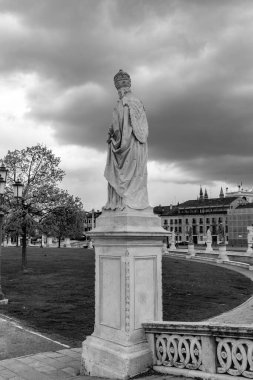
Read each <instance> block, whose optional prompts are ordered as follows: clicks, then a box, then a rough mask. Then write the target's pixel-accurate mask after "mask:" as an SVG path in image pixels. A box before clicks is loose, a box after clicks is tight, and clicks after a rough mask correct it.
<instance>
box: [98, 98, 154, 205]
mask: <svg viewBox="0 0 253 380" xmlns="http://www.w3.org/2000/svg"><path fill="white" fill-rule="evenodd" d="M112 127H113V131H114V134H113V136H111V138H110V141H109V144H108V155H107V163H106V167H105V173H104V175H105V178H106V179H107V181H108V200H107V203H106V205H105V207H104V209H111V210H116V209H121V210H122V209H124V208H125V207H126V206H128V207H130V208H132V209H145V208H147V207H149V202H148V192H147V157H148V146H147V136H148V124H147V119H146V114H145V110H144V107H143V104H142V103H141V102H140V100H138V99H136V98H135V97H134V96H133V95H132V94H131V93H128V94H127V95H126V96H124V97H123V99H121V100H118V102H117V105H116V107H115V109H114V111H113V124H112Z"/></svg>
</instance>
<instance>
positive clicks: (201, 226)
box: [154, 188, 247, 244]
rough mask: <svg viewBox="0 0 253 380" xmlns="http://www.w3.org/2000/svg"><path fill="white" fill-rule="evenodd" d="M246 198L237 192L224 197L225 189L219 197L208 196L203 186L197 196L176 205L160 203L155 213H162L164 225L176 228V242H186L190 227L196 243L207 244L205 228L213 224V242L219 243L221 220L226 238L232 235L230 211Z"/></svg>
mask: <svg viewBox="0 0 253 380" xmlns="http://www.w3.org/2000/svg"><path fill="white" fill-rule="evenodd" d="M246 203H247V201H246V200H245V199H244V198H242V197H238V196H234V197H224V193H223V190H222V189H221V191H220V196H219V198H210V199H209V198H208V194H207V191H206V190H205V193H204V195H203V191H202V188H200V193H199V197H198V199H197V200H189V201H186V202H183V203H180V204H178V205H176V206H172V205H170V206H157V207H155V208H154V213H155V214H158V215H159V216H160V217H161V225H162V226H163V227H164V228H165V229H167V230H168V231H173V230H174V232H175V235H176V241H177V243H187V242H188V240H189V234H188V231H189V227H190V226H191V227H192V230H193V242H194V244H204V243H205V237H206V232H207V230H208V228H210V231H211V234H212V238H213V242H214V243H218V227H219V224H220V223H222V225H223V226H224V228H225V235H226V241H228V238H229V227H228V212H229V211H230V210H234V209H235V208H236V207H237V206H239V205H242V204H246Z"/></svg>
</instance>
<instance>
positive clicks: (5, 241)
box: [3, 238, 8, 247]
mask: <svg viewBox="0 0 253 380" xmlns="http://www.w3.org/2000/svg"><path fill="white" fill-rule="evenodd" d="M3 246H4V247H8V243H7V239H6V238H5V239H4V241H3Z"/></svg>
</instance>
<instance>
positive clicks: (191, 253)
mask: <svg viewBox="0 0 253 380" xmlns="http://www.w3.org/2000/svg"><path fill="white" fill-rule="evenodd" d="M188 253H189V255H190V256H189V257H194V256H195V249H194V244H188Z"/></svg>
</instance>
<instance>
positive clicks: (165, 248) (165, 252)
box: [162, 242, 169, 255]
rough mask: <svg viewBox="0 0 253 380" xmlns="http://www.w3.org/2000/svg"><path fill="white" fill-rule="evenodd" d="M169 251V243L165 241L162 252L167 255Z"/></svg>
mask: <svg viewBox="0 0 253 380" xmlns="http://www.w3.org/2000/svg"><path fill="white" fill-rule="evenodd" d="M167 253H169V251H168V248H167V243H166V242H164V243H163V246H162V254H163V255H166V254H167Z"/></svg>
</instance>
